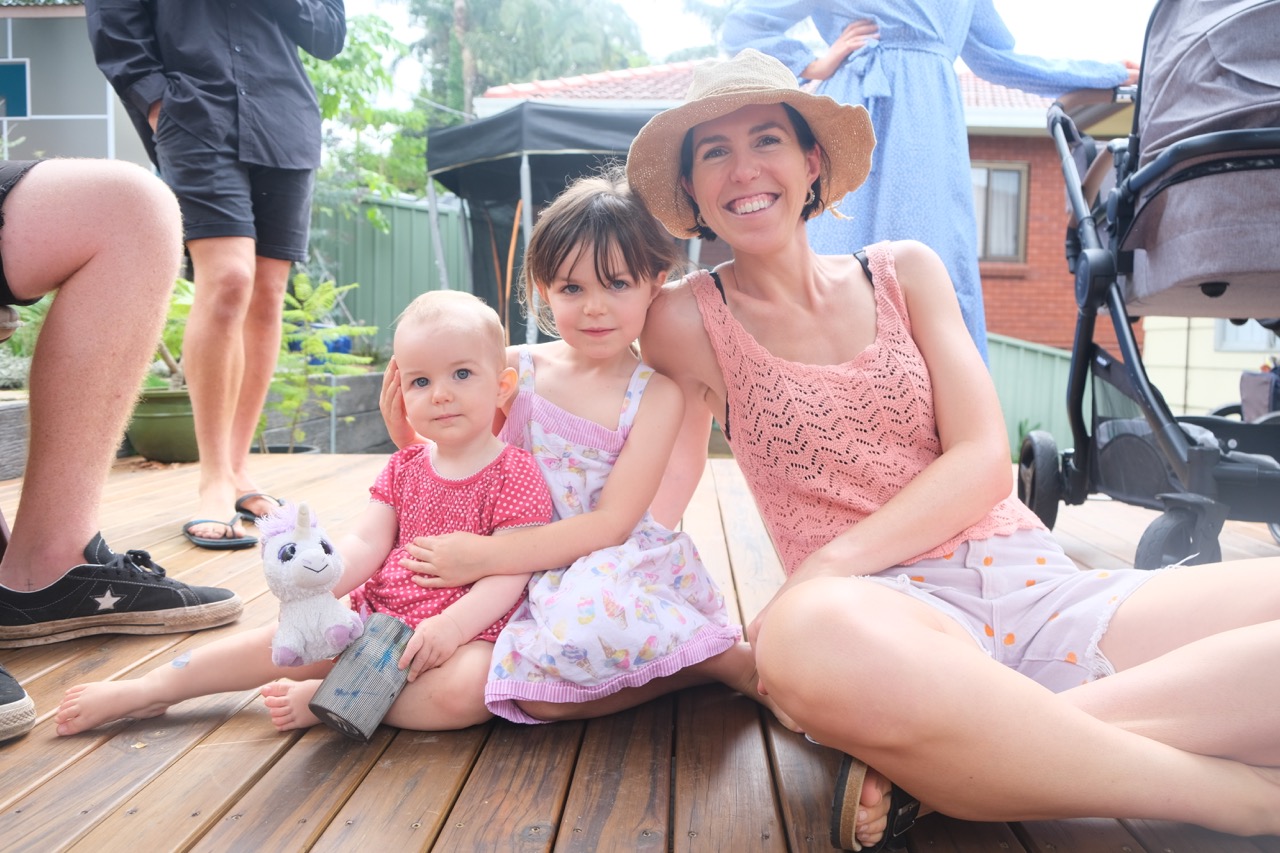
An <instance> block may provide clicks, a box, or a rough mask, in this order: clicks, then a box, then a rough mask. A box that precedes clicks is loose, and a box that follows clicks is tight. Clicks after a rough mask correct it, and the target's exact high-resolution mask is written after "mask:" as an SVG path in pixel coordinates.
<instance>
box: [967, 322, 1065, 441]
mask: <svg viewBox="0 0 1280 853" xmlns="http://www.w3.org/2000/svg"><path fill="white" fill-rule="evenodd" d="M987 350H988V353H989V357H990V363H991V377H992V379H993V380H994V381H995V385H996V393H997V394H998V395H999V396H1000V408H1001V409H1002V410H1003V412H1004V422H1005V427H1006V428H1007V430H1008V432H1009V447H1010V449H1011V450H1012V451H1013V455H1014V456H1015V457H1016V456H1017V454H1018V449H1019V447H1020V445H1021V443H1022V435H1021V433H1022V432H1023V431H1025V430H1032V429H1041V430H1044V431H1045V432H1048V433H1051V434H1052V435H1053V438H1054V441H1055V442H1056V443H1057V445H1058V452H1059V453H1061V452H1062V451H1063V450H1065V449H1066V448H1069V447H1071V446H1072V444H1074V443H1075V442H1074V439H1072V437H1071V424H1070V422H1069V421H1068V420H1067V378H1068V373H1069V372H1070V369H1071V353H1070V352H1068V351H1067V350H1061V349H1056V348H1054V347H1047V346H1044V345H1042V344H1033V343H1031V342H1030V341H1023V340H1019V339H1017V338H1010V337H1006V336H1005V335H990V334H989V335H988V336H987ZM1086 416H1087V410H1086Z"/></svg>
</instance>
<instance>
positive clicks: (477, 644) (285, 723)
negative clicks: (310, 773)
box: [259, 640, 493, 732]
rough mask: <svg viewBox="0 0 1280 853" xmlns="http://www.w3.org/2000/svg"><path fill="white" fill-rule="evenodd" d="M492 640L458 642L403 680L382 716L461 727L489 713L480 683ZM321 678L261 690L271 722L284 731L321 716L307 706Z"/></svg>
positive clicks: (428, 727)
mask: <svg viewBox="0 0 1280 853" xmlns="http://www.w3.org/2000/svg"><path fill="white" fill-rule="evenodd" d="M492 654H493V643H487V642H485V641H484V640H473V641H472V642H470V643H467V644H466V645H463V646H460V647H459V648H458V650H457V651H455V652H454V653H453V656H452V657H450V658H449V659H448V660H447V661H445V662H444V663H443V664H441V665H440V666H438V667H436V668H435V669H429V670H427V671H426V672H423V673H422V674H421V675H419V676H418V677H417V678H416V679H414V680H413V681H410V682H409V683H408V684H406V685H405V686H404V690H402V691H401V692H400V695H399V696H398V697H396V701H395V703H394V704H393V705H392V706H391V709H390V710H389V711H388V712H387V716H386V718H385V719H384V722H385V723H387V725H392V726H397V727H399V728H402V729H411V730H413V731H422V732H442V731H452V730H453V729H465V728H467V727H468V726H475V725H479V724H480V723H483V722H484V721H485V720H487V719H489V718H490V717H491V716H492V714H490V713H489V711H488V710H487V709H486V708H485V706H484V684H485V680H486V679H487V678H488V675H489V659H490V657H491V656H492ZM318 689H320V680H319V679H311V680H308V681H291V680H287V679H286V680H282V681H276V682H273V683H271V684H267V685H265V686H264V687H262V689H261V690H260V691H259V693H261V694H262V701H263V704H265V705H266V706H267V708H268V709H270V711H271V722H272V724H273V725H275V727H276V729H278V730H279V731H282V732H286V731H290V730H292V729H305V728H310V727H311V726H314V725H316V724H318V723H319V722H320V720H319V718H318V717H316V715H315V714H314V713H312V711H311V708H310V707H308V706H309V705H310V703H311V699H312V698H313V697H314V696H315V695H316V691H317V690H318Z"/></svg>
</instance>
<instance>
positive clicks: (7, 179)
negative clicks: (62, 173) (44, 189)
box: [0, 160, 40, 305]
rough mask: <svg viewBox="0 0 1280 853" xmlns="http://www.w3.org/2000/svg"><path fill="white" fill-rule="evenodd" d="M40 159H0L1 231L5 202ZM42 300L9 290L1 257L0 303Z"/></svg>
mask: <svg viewBox="0 0 1280 853" xmlns="http://www.w3.org/2000/svg"><path fill="white" fill-rule="evenodd" d="M39 162H40V161H39V160H0V232H2V231H3V230H4V202H5V199H7V198H8V197H9V190H11V189H13V188H14V186H15V185H16V184H17V183H18V181H20V180H22V176H23V175H25V174H26V173H27V172H29V171H31V167H32V166H34V165H35V164H36V163H39ZM39 301H40V297H39V296H37V297H36V298H35V299H18V298H17V297H16V296H14V295H13V293H12V291H10V290H9V281H8V279H6V278H5V277H4V260H3V259H0V305H34V304H35V303H37V302H39Z"/></svg>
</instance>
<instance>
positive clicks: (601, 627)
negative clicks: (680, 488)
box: [485, 348, 741, 723]
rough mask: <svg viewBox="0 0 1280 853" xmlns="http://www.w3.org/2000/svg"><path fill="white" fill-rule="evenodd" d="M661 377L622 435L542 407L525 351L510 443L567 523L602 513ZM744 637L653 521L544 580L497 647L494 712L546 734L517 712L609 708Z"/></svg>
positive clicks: (701, 570)
mask: <svg viewBox="0 0 1280 853" xmlns="http://www.w3.org/2000/svg"><path fill="white" fill-rule="evenodd" d="M651 376H653V369H652V368H650V367H648V366H646V365H644V364H639V365H637V367H636V370H635V373H633V374H632V376H631V381H630V384H629V385H628V387H627V393H626V397H625V400H624V403H623V410H622V413H621V416H620V417H619V419H618V428H617V429H616V430H614V429H609V428H606V427H603V426H601V425H600V424H597V423H595V422H594V421H590V420H587V419H585V418H581V417H578V416H576V415H573V414H570V413H569V412H566V411H565V410H563V409H561V408H560V407H558V406H556V405H554V404H552V403H551V402H550V401H549V400H546V399H545V398H543V397H540V396H538V393H537V391H536V389H535V383H534V363H533V356H532V354H531V352H530V351H529V350H528V348H524V349H522V350H521V352H520V382H519V389H518V392H517V395H516V399H515V401H514V402H513V403H512V405H511V411H510V413H509V414H508V416H507V421H506V425H505V426H504V427H503V430H502V438H503V440H505V441H507V442H508V443H510V444H514V445H516V446H519V447H523V448H525V449H526V450H528V451H530V452H531V453H532V454H533V457H534V461H535V462H537V464H538V467H539V468H540V469H541V470H542V474H543V476H544V477H545V478H546V480H547V485H548V486H549V487H550V488H551V498H552V501H553V502H554V505H555V515H556V518H565V517H569V516H573V515H578V514H580V513H584V512H590V511H591V510H592V509H593V508H594V507H595V505H596V502H597V501H598V500H599V497H600V492H601V490H602V489H603V487H604V483H605V479H606V478H607V477H608V476H609V472H610V470H612V468H613V463H614V461H615V460H616V459H617V458H618V454H619V453H620V452H621V450H622V446H623V443H624V442H625V441H626V438H627V433H628V432H629V431H630V427H631V423H632V421H633V420H634V418H635V414H636V410H637V408H638V407H639V404H640V397H641V395H642V394H644V389H645V386H646V385H647V384H648V381H649V378H650V377H651ZM740 636H741V634H740V631H739V630H738V628H737V626H735V625H732V624H730V623H729V619H728V614H727V612H726V611H725V605H724V597H723V596H722V595H721V594H720V590H719V588H718V587H717V586H716V584H715V581H713V580H712V579H711V577H710V576H709V575H708V574H707V571H706V569H705V567H704V566H703V565H702V561H701V560H700V559H699V557H698V552H697V549H696V548H695V547H694V544H693V540H692V539H690V538H689V537H688V536H687V535H685V534H684V533H677V532H673V531H671V530H667V529H666V528H665V527H663V526H662V525H660V524H658V523H657V522H656V521H654V520H653V519H652V518H650V517H649V515H648V513H646V514H645V516H644V518H643V519H641V521H640V523H639V524H638V525H637V526H636V529H635V530H634V531H632V533H631V536H630V537H629V538H628V539H627V541H626V542H624V543H623V544H622V545H619V546H616V547H612V548H605V549H602V550H599V551H595V552H593V553H591V554H588V555H587V556H585V557H582V558H581V559H579V560H578V561H577V562H575V563H573V565H571V566H569V567H567V568H564V569H555V570H552V571H547V572H543V573H541V574H539V575H534V577H533V580H531V581H530V583H529V595H528V598H527V599H526V601H525V602H524V603H523V604H521V605H520V607H519V608H518V609H517V610H516V612H515V613H514V614H513V615H512V617H511V619H510V621H509V622H508V623H507V626H506V628H504V629H503V631H502V633H501V634H500V635H499V637H498V640H497V642H496V643H495V644H494V650H493V666H492V669H491V670H490V674H489V681H488V684H487V685H486V687H485V704H486V705H488V707H489V710H490V711H492V712H493V713H494V714H497V715H499V716H502V717H506V718H507V719H510V720H515V721H517V722H526V723H534V722H540V721H539V720H535V719H533V718H532V717H530V716H528V715H527V714H525V713H524V712H523V711H521V709H520V708H519V707H518V706H517V705H516V702H517V701H519V700H529V701H539V702H555V703H565V702H585V701H589V700H592V699H599V698H601V697H603V696H608V695H610V694H612V693H615V692H617V691H618V690H621V689H623V688H626V687H637V686H639V685H641V684H644V683H645V682H647V681H649V680H650V679H653V678H656V677H659V676H665V675H670V674H672V673H674V672H677V671H679V670H681V669H683V668H685V667H687V666H690V665H691V664H695V663H698V662H700V661H703V660H706V659H707V658H710V657H713V656H715V655H717V654H720V653H721V652H723V651H725V650H726V649H728V648H730V647H731V646H733V645H734V644H735V643H736V642H737V641H738V639H739V638H740Z"/></svg>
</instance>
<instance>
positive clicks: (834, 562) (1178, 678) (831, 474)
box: [627, 51, 1280, 849]
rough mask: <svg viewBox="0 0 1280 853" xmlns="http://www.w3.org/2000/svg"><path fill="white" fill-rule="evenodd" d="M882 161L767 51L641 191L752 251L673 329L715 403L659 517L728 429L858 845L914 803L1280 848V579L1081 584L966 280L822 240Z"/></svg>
mask: <svg viewBox="0 0 1280 853" xmlns="http://www.w3.org/2000/svg"><path fill="white" fill-rule="evenodd" d="M874 145H875V141H874V138H873V135H872V131H871V126H870V123H869V121H868V119H867V114H866V112H865V110H863V109H862V108H861V107H855V106H848V105H841V104H838V103H837V102H835V101H834V100H832V99H830V98H828V97H825V96H821V95H810V94H807V93H804V92H801V91H800V90H799V89H797V87H796V81H795V78H794V77H793V76H792V74H791V72H789V71H787V70H786V68H785V67H783V66H782V65H781V64H780V63H779V62H777V61H776V60H774V59H771V58H769V57H766V56H764V55H763V54H760V53H758V52H755V51H744V52H743V53H741V54H739V55H738V56H737V57H735V58H734V59H732V60H728V61H724V62H719V63H712V64H707V65H702V66H699V67H698V69H697V71H696V72H695V77H694V81H693V84H692V86H691V87H690V90H689V96H688V99H687V102H686V103H685V104H683V105H682V106H680V107H676V108H674V109H671V110H668V111H666V112H664V113H661V114H660V115H658V116H656V117H655V118H654V119H653V120H652V121H651V122H649V124H648V125H646V127H645V128H644V129H643V130H642V131H641V132H640V134H639V135H638V136H637V137H636V140H635V142H634V143H633V144H632V147H631V153H630V156H629V159H628V167H627V172H628V177H629V179H630V181H631V183H632V186H633V187H634V188H635V189H636V190H637V191H638V192H639V194H640V195H641V197H642V198H643V199H644V200H645V202H646V204H647V205H648V206H649V208H650V210H651V211H653V213H654V215H655V216H657V217H658V219H659V220H660V221H661V222H662V223H663V224H664V225H665V226H666V227H667V229H668V230H669V231H670V232H671V233H673V234H675V235H677V236H680V237H688V236H692V235H701V236H702V237H703V238H704V239H709V238H712V237H714V236H718V237H720V238H721V239H723V240H725V242H726V243H728V245H729V246H730V247H731V248H732V249H733V260H732V261H730V262H728V263H726V264H724V265H722V266H720V267H719V268H717V269H716V270H715V271H714V272H708V271H699V272H695V273H693V274H691V275H689V276H687V277H686V278H685V279H683V280H682V281H681V282H679V283H677V284H675V285H671V286H668V287H667V288H666V289H665V291H664V293H663V294H662V295H661V296H659V297H658V298H657V299H656V300H655V301H654V303H653V305H652V307H651V308H650V309H649V316H648V321H647V323H646V325H645V330H644V333H643V335H642V337H641V344H642V349H643V350H644V353H645V356H646V360H648V361H649V362H650V363H652V364H653V365H654V367H656V368H657V369H658V370H660V371H662V372H663V373H665V374H667V375H668V376H670V377H671V378H673V379H674V380H676V382H677V383H678V384H679V385H680V386H681V388H682V389H683V391H684V393H685V397H686V415H685V418H686V422H685V428H684V431H683V433H682V435H681V438H680V441H679V443H678V445H677V447H676V450H675V452H674V454H673V457H672V462H671V465H670V467H669V469H668V474H667V478H666V480H665V483H664V489H663V492H662V493H661V494H660V495H659V497H658V499H657V502H656V503H655V505H654V515H655V516H656V517H658V518H659V519H660V520H662V521H664V522H665V523H671V522H673V521H674V520H675V519H676V518H677V517H678V516H679V515H680V513H681V512H682V511H683V508H684V507H685V505H686V504H687V503H688V500H689V497H690V495H691V493H692V489H693V487H694V485H695V483H696V481H697V477H698V474H699V473H700V472H701V471H702V464H701V460H702V459H703V458H704V456H705V453H706V440H707V434H708V430H709V428H710V422H711V418H712V416H714V417H715V418H716V419H717V420H718V421H719V422H720V423H721V424H722V425H723V429H724V433H725V436H726V438H727V439H728V440H729V443H730V445H731V446H732V447H733V450H734V455H735V456H736V458H737V460H738V463H739V465H740V466H741V467H742V470H743V473H744V475H745V476H746V478H747V481H748V483H749V485H750V488H751V491H752V493H753V495H754V497H755V499H756V502H757V504H758V505H759V507H760V510H761V514H762V515H763V517H764V519H765V523H766V524H767V526H768V528H769V532H770V534H771V536H772V537H773V540H774V542H775V544H776V545H777V547H778V550H779V553H780V555H781V557H782V561H783V564H784V567H785V569H786V571H787V574H788V576H789V577H788V580H787V581H786V583H785V584H784V585H783V587H782V589H781V590H780V591H779V592H778V594H777V595H776V596H775V597H774V599H773V601H772V602H771V603H770V604H769V606H768V607H767V608H766V609H765V611H764V612H763V613H761V614H760V615H759V616H757V617H756V619H755V620H754V621H753V623H752V624H751V625H750V627H749V629H748V635H749V637H750V638H751V640H752V641H753V643H754V644H755V648H756V653H757V663H758V666H759V672H760V677H761V687H762V689H763V690H767V691H768V692H769V693H770V694H772V696H773V699H774V701H775V702H776V703H777V704H778V706H779V707H780V708H781V709H782V710H783V711H785V712H786V713H787V714H788V715H789V716H791V717H792V718H794V720H795V721H796V722H797V724H798V725H799V726H800V727H801V728H803V730H804V731H805V732H807V733H808V734H809V735H810V736H811V737H812V738H813V739H815V740H817V741H818V742H820V743H823V744H828V745H830V746H832V747H835V748H838V749H840V750H842V751H843V752H845V753H846V754H848V755H851V756H853V755H856V756H857V757H858V759H861V761H858V760H855V759H853V758H846V760H845V762H844V765H843V767H842V769H841V773H840V776H839V778H838V781H837V791H836V804H835V808H834V809H833V817H832V823H833V825H832V830H833V841H835V842H836V844H837V845H838V846H845V847H851V848H853V849H858V845H859V844H874V845H877V846H876V847H875V848H874V849H881V848H880V847H879V846H878V845H880V844H886V845H888V844H892V842H893V840H894V838H896V837H897V836H899V835H900V834H901V833H902V832H904V831H905V830H906V828H907V827H909V826H910V823H911V820H912V818H913V817H914V814H915V809H916V808H917V804H916V802H915V800H914V799H913V798H912V797H910V796H908V795H906V794H905V793H903V790H902V789H905V790H906V791H910V792H912V793H913V794H915V795H916V797H919V798H921V799H922V800H923V801H924V802H926V803H929V804H930V805H931V806H933V807H934V808H937V809H939V810H941V811H944V812H946V813H948V814H951V815H955V816H958V817H962V818H968V819H974V820H1016V819H1032V818H1046V817H1072V816H1084V815H1092V816H1116V817H1121V816H1123V817H1133V818H1155V819H1172V820H1181V821H1190V822H1194V823H1198V824H1202V825H1204V826H1208V827H1211V828H1214V829H1219V830H1225V831H1228V832H1234V833H1239V834H1246V835H1249V834H1265V833H1280V769H1276V768H1277V767H1280V670H1277V668H1276V667H1275V665H1274V660H1275V658H1276V656H1277V654H1280V621H1276V620H1277V619H1280V581H1278V580H1277V579H1278V578H1280V575H1278V574H1277V569H1278V568H1280V566H1277V565H1276V562H1275V561H1273V560H1257V561H1239V562H1234V563H1227V564H1221V565H1216V566H1194V567H1179V568H1172V569H1166V570H1162V571H1157V572H1142V571H1136V570H1117V571H1110V572H1098V571H1095V572H1081V571H1078V570H1076V568H1075V566H1074V564H1073V563H1072V562H1071V560H1070V559H1069V558H1067V557H1066V556H1065V555H1064V554H1063V552H1062V550H1061V548H1060V547H1059V546H1058V545H1057V543H1056V542H1055V541H1054V540H1053V538H1052V537H1051V536H1050V534H1049V533H1048V531H1046V530H1045V529H1044V528H1043V526H1042V525H1041V524H1040V522H1039V521H1038V520H1037V518H1036V517H1035V515H1033V514H1032V513H1031V512H1030V511H1029V510H1027V509H1026V508H1025V507H1024V506H1022V505H1021V504H1020V503H1019V502H1017V501H1016V500H1014V499H1012V498H1010V497H1009V494H1010V491H1011V486H1012V484H1011V473H1010V467H1009V447H1008V441H1007V438H1006V434H1005V427H1004V424H1003V421H1002V418H1001V414H1000V406H999V402H998V400H997V398H996V394H995V390H994V388H993V387H992V384H991V381H990V379H989V378H988V374H987V371H986V370H985V368H984V366H983V362H982V359H981V357H980V356H979V354H978V352H977V350H976V348H975V347H974V344H973V342H972V341H971V339H970V338H969V336H968V334H967V333H966V330H965V326H964V323H963V321H962V320H961V316H960V311H959V308H958V306H957V303H956V297H955V294H954V292H953V290H952V287H951V283H950V280H949V279H948V276H947V273H946V269H945V268H944V266H943V265H942V263H941V262H940V261H939V259H938V256H937V255H936V254H935V253H934V252H933V251H932V250H931V249H929V248H927V247H926V246H924V245H922V244H920V243H915V242H910V241H904V242H895V243H880V244H876V245H873V246H869V247H868V248H867V249H866V250H865V253H859V254H860V256H825V255H818V254H816V253H815V252H814V251H813V250H812V249H811V248H810V246H809V244H808V242H807V238H806V233H805V227H804V223H805V220H806V219H808V218H809V217H811V216H813V215H815V214H816V213H818V212H820V211H823V210H826V209H829V208H831V207H833V206H834V205H835V204H836V202H838V201H839V200H840V199H841V197H842V196H844V195H845V194H846V193H848V192H851V191H853V190H855V189H857V187H858V185H859V184H861V183H862V182H863V180H864V179H865V178H866V176H867V173H868V170H869V168H870V161H871V150H872V148H873V147H874ZM1209 601H1211V602H1213V605H1212V606H1205V603H1206V602H1209ZM1103 676H1106V677H1105V678H1104V677H1103ZM863 762H866V763H867V764H870V765H871V767H874V768H877V770H879V771H880V773H873V774H871V775H870V776H868V777H866V778H867V780H868V781H867V784H866V785H865V786H864V785H863V781H864V774H865V773H866V764H863ZM881 773H882V774H884V775H883V776H882V775H880V774H881ZM885 777H887V778H888V779H892V780H893V781H894V782H896V783H898V785H901V788H898V787H896V786H891V785H889V783H888V782H887V781H886V779H885ZM864 788H865V792H864ZM886 812H888V817H887V816H886ZM886 826H887V827H888V831H886Z"/></svg>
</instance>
